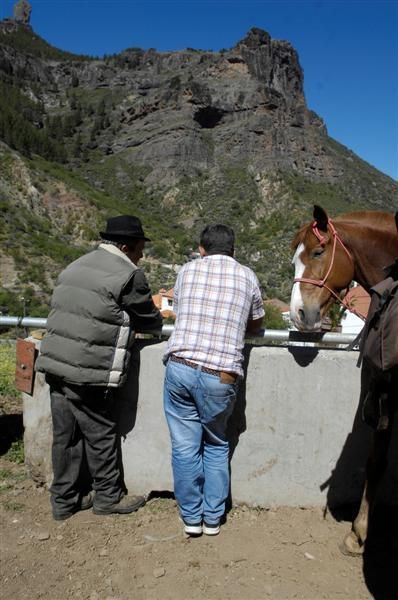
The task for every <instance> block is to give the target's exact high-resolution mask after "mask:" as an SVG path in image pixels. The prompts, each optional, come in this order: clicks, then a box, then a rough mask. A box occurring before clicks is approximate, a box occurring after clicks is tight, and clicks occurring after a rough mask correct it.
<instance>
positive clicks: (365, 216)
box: [291, 210, 396, 250]
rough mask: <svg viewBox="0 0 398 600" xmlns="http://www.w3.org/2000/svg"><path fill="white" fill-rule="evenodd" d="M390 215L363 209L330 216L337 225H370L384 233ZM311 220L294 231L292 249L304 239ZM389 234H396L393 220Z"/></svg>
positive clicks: (387, 226)
mask: <svg viewBox="0 0 398 600" xmlns="http://www.w3.org/2000/svg"><path fill="white" fill-rule="evenodd" d="M391 217H393V215H392V213H388V212H383V211H378V210H363V211H354V212H349V213H342V214H341V215H337V216H336V217H333V218H332V221H333V223H336V224H337V225H343V227H344V225H360V224H362V225H366V226H367V227H370V228H371V229H373V230H374V231H381V232H383V233H385V231H386V228H387V229H389V225H390V221H391ZM312 222H313V221H310V222H309V223H306V224H305V225H302V226H301V227H300V229H299V230H298V231H297V232H296V234H295V236H294V238H293V240H292V242H291V247H292V249H293V250H295V249H296V248H297V246H298V245H299V244H300V243H301V242H303V241H304V237H305V234H306V232H307V229H308V228H309V227H310V226H311V225H312ZM391 224H392V228H391V235H392V236H395V235H396V229H395V225H394V220H392V221H391Z"/></svg>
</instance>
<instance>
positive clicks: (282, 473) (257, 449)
mask: <svg viewBox="0 0 398 600" xmlns="http://www.w3.org/2000/svg"><path fill="white" fill-rule="evenodd" d="M164 347H165V343H156V344H149V345H146V346H145V347H143V348H142V350H141V353H140V362H141V365H140V374H139V393H138V405H137V406H136V405H135V400H134V397H135V396H136V392H137V390H133V388H132V386H131V384H129V387H127V388H126V390H125V391H124V395H123V398H122V399H121V411H122V419H121V424H122V433H123V434H124V436H125V438H124V439H123V440H122V452H123V464H124V470H125V480H126V484H127V487H128V488H129V491H130V492H131V493H145V494H147V493H149V492H151V491H155V492H160V491H172V490H173V485H172V474H171V468H170V441H169V434H168V429H167V425H166V422H165V419H164V415H163V406H162V387H163V375H164V366H163V364H162V361H161V356H162V354H163V351H164ZM246 359H247V360H246V366H247V375H246V378H245V380H244V381H243V383H242V386H241V389H240V393H239V397H238V401H237V405H236V408H235V411H234V414H233V417H232V418H231V421H230V431H229V435H230V440H231V447H232V451H233V455H232V460H231V474H232V498H233V501H234V502H238V503H247V504H249V505H258V506H263V507H268V506H272V505H289V506H309V505H320V506H324V505H325V504H328V505H329V506H330V507H333V506H338V505H340V504H346V503H352V502H356V501H357V500H358V498H359V497H360V495H361V486H362V483H363V478H364V467H365V461H366V456H367V453H368V447H369V437H370V431H369V429H368V428H367V427H366V426H364V425H363V424H362V423H361V420H360V417H359V415H358V414H357V407H358V402H359V395H360V370H359V369H358V368H356V360H357V354H356V353H355V352H346V351H344V350H332V349H328V350H316V349H315V348H311V347H307V348H303V347H298V346H293V347H291V348H286V347H285V348H282V347H271V346H269V347H265V346H261V347H250V346H248V347H246ZM134 368H135V369H137V368H138V365H137V363H135V366H134ZM24 424H25V454H26V464H27V467H28V469H29V471H30V473H31V474H32V476H34V477H35V478H39V479H40V478H41V479H42V480H45V481H46V482H47V483H48V482H49V481H50V480H51V457H50V445H51V419H50V408H49V397H48V389H47V386H46V384H45V382H44V380H43V377H42V376H41V375H38V376H37V377H36V382H35V389H34V395H33V396H32V397H31V396H28V395H26V394H25V395H24ZM395 437H397V436H395ZM390 455H391V458H392V457H393V456H394V457H395V460H391V461H390V463H391V464H390V467H389V469H388V472H387V476H386V478H385V482H384V485H383V487H382V491H381V493H382V494H383V498H384V499H385V500H386V501H387V502H394V503H395V502H398V498H397V493H398V466H397V459H396V457H398V452H397V444H396V440H394V444H393V448H392V449H391V452H390Z"/></svg>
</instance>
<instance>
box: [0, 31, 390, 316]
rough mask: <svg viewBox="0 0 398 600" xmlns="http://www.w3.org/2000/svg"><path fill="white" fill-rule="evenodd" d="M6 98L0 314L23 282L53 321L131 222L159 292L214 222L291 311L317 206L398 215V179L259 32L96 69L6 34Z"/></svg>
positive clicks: (294, 59) (93, 61)
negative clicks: (104, 238) (87, 264)
mask: <svg viewBox="0 0 398 600" xmlns="http://www.w3.org/2000/svg"><path fill="white" fill-rule="evenodd" d="M0 92H1V94H0V109H1V110H0V140H3V144H2V146H0V159H1V163H0V164H1V169H0V203H1V204H0V211H1V212H0V214H1V215H2V217H1V218H2V221H3V227H2V231H1V232H0V240H1V242H2V248H1V254H0V260H1V266H2V267H4V265H5V266H6V268H5V269H4V268H2V280H1V282H0V284H1V286H2V288H3V292H2V293H3V296H1V294H0V304H4V303H7V302H8V301H7V298H8V297H9V294H10V293H17V294H19V293H20V291H21V290H22V291H23V293H24V294H25V295H26V293H27V290H26V286H27V287H28V288H29V290H30V298H31V303H32V308H34V309H35V310H36V309H37V306H36V304H37V302H38V300H37V299H38V298H40V302H41V303H42V310H43V311H45V310H46V302H47V301H48V293H49V291H50V289H51V286H52V283H53V278H54V275H55V273H56V272H57V271H58V270H59V269H60V268H61V266H62V265H63V264H65V263H66V262H68V261H69V260H70V259H71V258H72V257H73V256H75V255H78V254H79V253H81V252H83V251H85V250H86V249H87V247H89V245H90V244H92V243H94V241H95V238H96V235H97V231H98V230H99V229H100V228H101V225H102V224H103V222H104V219H105V218H106V217H107V216H110V215H112V214H118V213H120V212H125V211H128V212H131V213H134V214H138V215H139V216H140V217H141V218H142V220H143V222H144V224H145V226H146V229H148V231H149V232H150V234H151V237H152V239H153V240H154V242H153V244H151V245H150V247H149V249H148V255H147V257H146V264H145V268H146V269H147V272H148V273H149V278H150V280H151V283H152V286H153V288H154V289H157V287H159V286H165V287H168V286H171V285H173V282H174V279H175V271H176V268H175V266H176V265H178V264H182V263H183V262H184V260H186V257H187V255H189V253H190V252H191V250H192V249H193V248H195V244H196V243H197V238H198V233H199V231H200V229H201V228H202V227H203V225H204V224H205V223H207V222H215V221H222V222H227V223H229V224H231V225H232V226H233V227H234V228H235V230H236V232H237V238H238V248H237V257H238V258H239V259H240V260H241V261H242V262H245V263H246V264H249V265H250V266H252V267H253V268H254V269H255V271H256V272H257V274H258V276H259V279H260V281H261V283H262V285H263V287H264V295H265V296H268V297H269V296H274V295H278V296H279V297H280V298H282V299H287V298H288V295H289V289H290V285H291V271H290V239H291V237H292V234H293V232H294V231H295V229H296V228H297V227H298V226H299V225H300V224H301V223H303V222H305V221H308V220H309V219H310V218H311V212H312V205H313V204H314V203H318V204H322V205H324V206H325V208H327V209H328V210H329V211H330V212H331V213H332V214H336V213H339V212H343V211H346V210H354V209H360V208H370V209H372V208H373V209H382V210H395V209H396V208H397V205H398V203H397V197H398V183H397V182H395V181H394V180H392V179H391V178H389V177H387V176H385V175H383V174H382V173H380V172H379V171H377V170H376V169H374V168H373V167H372V166H370V165H369V164H367V163H365V162H364V161H362V160H361V159H360V158H358V157H357V156H356V155H355V154H353V153H352V152H351V151H349V150H348V149H347V148H345V147H344V146H342V145H341V144H339V143H338V142H337V141H335V140H333V139H331V138H330V137H329V136H328V134H327V130H326V126H325V124H324V123H323V121H322V119H321V118H320V117H319V116H318V115H316V114H315V113H314V112H312V111H311V110H310V109H309V108H308V107H307V105H306V101H305V96H304V91H303V71H302V68H301V67H300V64H299V59H298V56H297V53H296V51H295V50H294V48H292V46H291V45H290V44H289V43H288V42H285V41H278V40H273V39H271V37H270V36H269V34H268V33H266V32H265V31H262V30H260V29H252V30H251V31H249V32H248V34H247V35H246V37H245V38H244V39H243V40H241V41H240V42H238V43H237V44H236V45H235V46H234V47H233V48H231V49H225V50H221V51H220V52H212V51H204V50H203V51H202V50H194V49H189V48H188V49H186V50H183V51H178V52H162V53H160V52H157V51H156V50H154V49H150V50H142V49H139V48H131V49H127V50H125V51H124V52H122V53H120V54H118V55H114V56H104V57H103V58H101V59H99V58H92V57H85V56H75V55H72V54H70V53H66V52H63V51H61V50H58V49H56V48H53V47H51V46H49V45H48V44H47V43H46V42H45V40H43V39H41V38H40V37H39V36H37V35H36V34H35V33H34V32H33V31H32V29H31V28H30V27H29V26H28V25H23V24H18V23H15V22H13V21H7V22H2V23H0ZM3 272H5V273H6V274H3ZM7 294H8V296H7ZM14 300H15V298H14ZM35 303H36V304H35ZM30 312H31V311H30Z"/></svg>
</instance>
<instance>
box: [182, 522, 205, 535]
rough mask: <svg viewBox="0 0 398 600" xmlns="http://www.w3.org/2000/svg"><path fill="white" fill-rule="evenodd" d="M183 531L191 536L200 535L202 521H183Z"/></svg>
mask: <svg viewBox="0 0 398 600" xmlns="http://www.w3.org/2000/svg"><path fill="white" fill-rule="evenodd" d="M184 533H186V534H187V535H190V536H192V537H195V536H198V535H202V523H185V521H184Z"/></svg>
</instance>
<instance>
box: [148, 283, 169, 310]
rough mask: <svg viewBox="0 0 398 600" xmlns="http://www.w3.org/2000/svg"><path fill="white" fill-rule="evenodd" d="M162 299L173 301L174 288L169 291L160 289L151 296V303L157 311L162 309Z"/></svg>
mask: <svg viewBox="0 0 398 600" xmlns="http://www.w3.org/2000/svg"><path fill="white" fill-rule="evenodd" d="M162 298H169V299H170V300H173V298H174V288H171V289H170V290H166V289H164V288H161V289H160V290H159V293H158V294H154V295H153V296H152V300H153V303H154V304H155V306H156V307H157V308H159V309H160V308H162Z"/></svg>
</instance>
